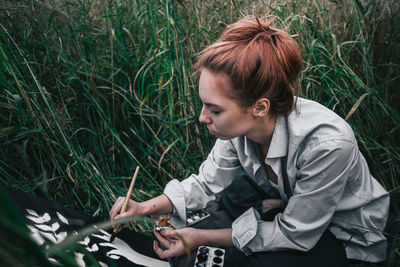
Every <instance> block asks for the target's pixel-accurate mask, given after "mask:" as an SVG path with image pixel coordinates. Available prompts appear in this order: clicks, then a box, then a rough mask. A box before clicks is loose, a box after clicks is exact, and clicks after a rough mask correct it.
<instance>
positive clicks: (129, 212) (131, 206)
mask: <svg viewBox="0 0 400 267" xmlns="http://www.w3.org/2000/svg"><path fill="white" fill-rule="evenodd" d="M124 201H125V198H124V197H119V198H118V199H117V201H115V203H114V205H113V207H112V208H111V210H110V212H109V214H110V218H111V220H117V219H122V218H126V217H129V216H142V215H145V214H144V210H143V207H142V206H141V203H140V202H136V201H134V200H132V199H130V200H129V201H128V206H127V207H126V211H125V212H123V213H120V212H121V209H122V206H123V205H124Z"/></svg>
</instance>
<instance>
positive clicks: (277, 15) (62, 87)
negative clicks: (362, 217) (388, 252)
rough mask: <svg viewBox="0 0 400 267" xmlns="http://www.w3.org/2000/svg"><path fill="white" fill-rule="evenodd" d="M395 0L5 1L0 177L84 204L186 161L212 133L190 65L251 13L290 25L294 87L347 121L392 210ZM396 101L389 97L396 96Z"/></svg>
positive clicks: (142, 185)
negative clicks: (298, 68) (298, 79)
mask: <svg viewBox="0 0 400 267" xmlns="http://www.w3.org/2000/svg"><path fill="white" fill-rule="evenodd" d="M396 10H399V5H398V3H396V2H395V1H372V0H370V1H368V0H365V1H359V0H347V1H322V0H306V1H295V0H293V1H282V0H273V1H262V0H258V1H179V0H175V1H172V0H152V1H139V0H137V1H111V0H108V1H94V0H93V1H88V0H86V1H78V0H58V1H56V0H54V1H34V0H31V1H28V0H25V1H5V0H1V7H0V16H1V17H0V24H1V25H0V180H1V182H2V183H4V184H8V185H10V186H12V187H17V188H20V189H22V190H24V191H28V192H31V193H34V194H37V195H39V196H43V197H46V198H51V199H55V200H57V201H60V202H62V203H64V204H65V205H67V206H71V207H74V208H77V209H80V210H82V211H84V212H85V213H87V214H100V215H102V216H104V215H106V214H107V213H108V210H109V208H110V207H111V205H112V204H113V203H114V201H115V197H116V196H119V195H124V194H125V192H126V190H127V186H128V185H129V178H130V177H131V175H132V173H133V170H134V169H135V167H136V166H137V165H140V166H141V173H140V174H139V177H138V181H137V183H136V188H135V189H134V198H135V199H137V200H144V199H147V198H149V197H152V196H155V195H158V194H159V193H160V192H162V188H163V186H164V185H165V184H166V183H167V182H168V181H169V180H170V179H173V178H179V179H181V178H184V177H186V176H187V175H189V174H190V173H192V172H195V171H196V169H197V166H199V164H200V163H201V161H202V160H203V159H204V158H205V157H206V155H207V153H208V151H209V150H210V148H211V147H212V145H213V143H214V138H213V137H212V136H210V135H209V134H208V131H207V130H206V129H205V128H204V126H202V125H200V124H199V122H198V120H197V116H198V114H199V111H200V109H201V103H200V101H199V98H198V97H197V94H196V92H197V81H196V80H194V79H193V77H192V75H191V73H192V65H193V63H194V62H195V60H196V55H197V53H198V52H199V51H201V49H202V48H204V47H205V46H206V45H208V44H210V43H211V42H213V41H214V40H216V38H217V37H218V35H219V34H220V33H221V31H222V28H220V27H219V26H218V21H223V22H225V23H232V22H235V21H236V20H238V19H239V18H241V17H243V16H246V15H250V14H255V15H259V16H260V17H263V18H268V19H269V20H271V21H273V23H274V24H275V25H277V26H279V27H281V28H284V29H286V30H287V31H288V32H289V33H291V34H294V33H298V34H299V35H300V37H299V39H298V42H299V43H300V45H301V49H302V54H303V59H304V62H303V64H304V71H303V73H302V91H301V94H302V95H303V96H306V97H308V98H312V99H314V100H317V101H319V102H321V103H322V104H324V105H326V106H328V107H329V108H331V109H333V110H334V111H335V112H337V113H338V114H339V115H340V116H342V117H343V118H347V120H348V122H349V123H350V124H351V125H352V127H353V129H354V131H355V133H356V135H357V138H358V141H359V147H360V149H361V151H362V152H363V154H364V156H365V157H366V159H367V161H368V163H369V166H370V169H371V172H372V173H373V175H374V176H375V177H376V178H377V179H378V180H379V181H380V182H381V183H382V184H384V186H385V188H386V189H387V190H388V191H390V193H391V198H392V202H391V204H392V208H393V209H394V210H396V211H399V210H400V207H399V204H398V203H400V201H399V200H400V183H399V179H398V177H399V175H400V153H399V136H400V134H399V133H400V129H399V127H400V116H399V113H398V108H399V106H398V105H397V103H398V100H399V96H400V94H399V91H398V90H397V91H396V90H395V89H396V88H397V87H398V86H399V80H400V77H399V76H398V74H399V73H400V67H399V66H400V64H399V63H400V62H399V59H400V54H399V53H400V52H399V51H400V49H399V48H400V47H399V45H398V44H399V38H400V34H399V30H398V29H399V26H398V25H399V22H400V19H399V18H400V16H399V13H396V12H395V11H396ZM396 105H397V106H396Z"/></svg>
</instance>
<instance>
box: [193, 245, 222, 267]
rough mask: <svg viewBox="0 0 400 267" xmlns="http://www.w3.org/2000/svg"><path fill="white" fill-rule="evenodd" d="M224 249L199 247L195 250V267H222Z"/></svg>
mask: <svg viewBox="0 0 400 267" xmlns="http://www.w3.org/2000/svg"><path fill="white" fill-rule="evenodd" d="M224 259H225V249H223V248H216V247H209V246H201V247H199V248H198V250H197V255H196V261H195V262H194V266H195V267H222V266H224Z"/></svg>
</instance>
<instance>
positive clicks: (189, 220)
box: [186, 209, 210, 226]
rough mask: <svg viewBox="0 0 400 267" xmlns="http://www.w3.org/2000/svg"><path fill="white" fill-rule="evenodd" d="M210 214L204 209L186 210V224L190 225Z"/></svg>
mask: <svg viewBox="0 0 400 267" xmlns="http://www.w3.org/2000/svg"><path fill="white" fill-rule="evenodd" d="M209 216H210V214H209V213H208V212H206V211H205V210H204V209H201V210H196V211H188V212H187V213H186V225H187V226H192V225H194V224H196V223H198V222H200V221H202V220H204V219H206V218H208V217H209Z"/></svg>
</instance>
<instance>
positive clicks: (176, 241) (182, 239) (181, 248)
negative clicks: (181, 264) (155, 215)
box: [153, 227, 201, 259]
mask: <svg viewBox="0 0 400 267" xmlns="http://www.w3.org/2000/svg"><path fill="white" fill-rule="evenodd" d="M199 233H200V231H198V230H197V229H195V228H190V227H189V228H183V229H179V230H165V231H162V232H157V231H154V234H155V235H156V237H157V239H158V241H160V243H161V245H162V246H163V247H164V248H165V249H162V248H160V246H159V245H158V243H157V242H156V241H154V244H153V249H154V251H155V252H156V253H157V255H158V256H159V257H160V258H161V259H165V258H171V257H177V256H180V255H183V254H185V253H186V251H187V250H188V251H191V250H193V249H195V248H197V247H199V246H200V245H201V242H200V240H201V238H200V236H199Z"/></svg>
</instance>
